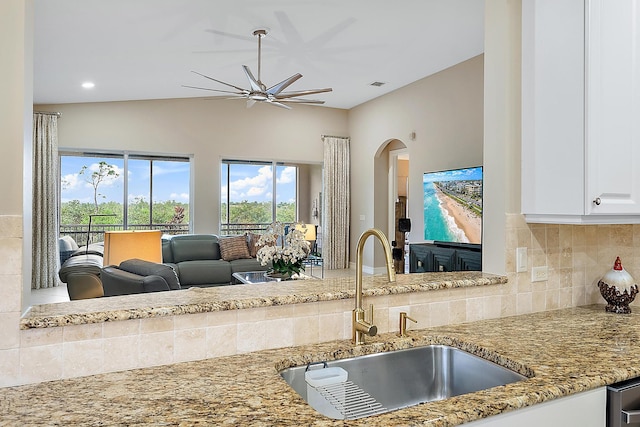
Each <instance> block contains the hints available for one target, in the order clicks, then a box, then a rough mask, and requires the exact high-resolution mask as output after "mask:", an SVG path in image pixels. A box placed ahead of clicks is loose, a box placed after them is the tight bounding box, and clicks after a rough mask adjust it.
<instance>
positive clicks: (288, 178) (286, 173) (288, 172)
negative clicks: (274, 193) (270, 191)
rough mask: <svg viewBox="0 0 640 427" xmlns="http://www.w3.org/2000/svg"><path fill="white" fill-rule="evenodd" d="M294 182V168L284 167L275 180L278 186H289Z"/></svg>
mask: <svg viewBox="0 0 640 427" xmlns="http://www.w3.org/2000/svg"><path fill="white" fill-rule="evenodd" d="M295 181H296V168H295V167H294V166H287V167H285V168H284V169H283V170H282V172H281V173H280V177H279V178H278V179H277V183H278V184H289V183H291V182H295Z"/></svg>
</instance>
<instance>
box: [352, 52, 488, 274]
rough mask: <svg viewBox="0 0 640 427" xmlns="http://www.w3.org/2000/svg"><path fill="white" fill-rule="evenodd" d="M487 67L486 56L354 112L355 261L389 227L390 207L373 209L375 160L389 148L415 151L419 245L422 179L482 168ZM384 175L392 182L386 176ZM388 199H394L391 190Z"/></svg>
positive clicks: (367, 261) (369, 255) (414, 237)
mask: <svg viewBox="0 0 640 427" xmlns="http://www.w3.org/2000/svg"><path fill="white" fill-rule="evenodd" d="M483 66H484V57H483V55H479V56H477V57H474V58H471V59H469V60H467V61H465V62H462V63H460V64H457V65H455V66H453V67H451V68H448V69H446V70H443V71H441V72H439V73H437V74H434V75H432V76H429V77H426V78H424V79H422V80H419V81H417V82H415V83H412V84H410V85H407V86H405V87H403V88H401V89H398V90H396V91H394V92H392V93H390V94H387V95H384V96H381V97H379V98H376V99H374V100H372V101H369V102H367V103H364V104H361V105H359V106H357V107H355V108H353V109H351V110H349V135H350V136H351V167H352V171H351V236H350V239H351V247H350V254H351V255H350V256H351V260H352V262H353V260H354V259H355V244H356V242H357V239H358V237H359V236H360V234H361V233H362V232H363V231H364V230H366V229H368V228H371V227H373V226H377V225H381V226H382V227H385V228H386V224H388V207H387V206H386V205H385V206H384V207H383V208H380V207H378V206H375V205H374V201H375V197H377V194H376V195H374V186H373V182H374V181H375V180H376V179H377V178H378V175H379V174H380V173H382V172H381V171H382V169H380V168H376V167H375V159H374V157H375V155H376V153H377V151H378V149H379V148H380V147H381V145H382V144H384V142H385V141H389V140H392V139H399V140H401V141H403V142H405V144H406V146H407V147H408V154H409V158H410V161H411V168H410V171H409V200H412V201H413V203H410V204H409V218H411V223H412V232H411V241H412V242H420V241H424V240H423V238H422V236H423V234H422V230H423V229H424V219H423V216H422V204H421V203H417V202H416V201H418V200H422V197H423V195H422V174H423V173H424V172H427V171H434V170H442V169H449V168H457V167H467V166H478V165H481V164H482V159H483V117H484V116H483V95H484V89H483V87H484V70H483ZM412 132H415V140H412V138H411V134H412ZM387 163H388V161H387ZM384 173H385V180H386V173H387V172H386V170H385V172H384ZM384 192H385V195H384V197H386V198H388V196H386V193H387V192H388V191H387V189H386V188H385V190H384ZM361 218H364V219H361ZM374 247H376V248H379V245H375V246H374V245H367V247H366V248H365V252H364V265H365V266H374V262H373V253H374V250H373V249H372V248H374ZM375 251H381V249H375ZM378 259H379V258H378ZM375 265H376V266H378V265H380V264H379V263H378V262H376V264H375Z"/></svg>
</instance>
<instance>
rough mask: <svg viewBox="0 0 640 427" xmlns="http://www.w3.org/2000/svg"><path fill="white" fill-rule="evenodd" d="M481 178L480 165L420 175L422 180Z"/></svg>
mask: <svg viewBox="0 0 640 427" xmlns="http://www.w3.org/2000/svg"><path fill="white" fill-rule="evenodd" d="M477 179H482V167H475V168H464V169H453V170H448V171H440V172H427V173H425V174H423V175H422V182H434V181H457V180H464V181H468V180H477Z"/></svg>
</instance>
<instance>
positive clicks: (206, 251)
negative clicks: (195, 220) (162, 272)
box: [170, 234, 221, 277]
mask: <svg viewBox="0 0 640 427" xmlns="http://www.w3.org/2000/svg"><path fill="white" fill-rule="evenodd" d="M170 242H171V252H172V256H173V262H174V263H176V264H177V263H181V262H183V261H197V260H219V259H220V258H221V257H220V246H219V245H218V237H217V236H214V235H213V234H188V235H182V236H174V237H173V238H171V240H170ZM180 276H181V277H182V273H180Z"/></svg>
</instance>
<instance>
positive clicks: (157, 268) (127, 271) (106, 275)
mask: <svg viewBox="0 0 640 427" xmlns="http://www.w3.org/2000/svg"><path fill="white" fill-rule="evenodd" d="M255 242H256V235H252V234H249V235H247V236H230V237H220V236H217V235H214V234H185V235H177V236H163V238H162V258H163V264H154V263H149V262H142V261H140V260H129V261H125V262H123V263H121V264H120V265H119V266H104V267H103V265H102V255H101V254H100V253H99V251H97V250H95V251H93V252H92V253H90V254H84V253H83V252H82V251H75V252H74V253H73V254H72V255H71V256H70V257H69V258H68V259H67V260H66V261H65V262H64V263H63V264H62V267H61V268H60V271H59V273H58V275H59V277H60V279H61V280H62V281H63V282H65V283H67V289H68V292H69V297H70V298H71V299H72V300H73V299H84V298H95V297H100V296H115V295H125V294H132V293H143V292H156V291H163V290H174V289H181V288H188V287H192V286H198V287H206V286H226V285H230V284H233V283H234V281H233V277H232V274H233V273H236V272H245V271H266V270H267V269H268V268H269V267H270V266H269V265H267V266H263V265H260V263H259V262H258V261H257V260H256V258H255V252H256V247H255ZM96 247H97V248H100V245H96ZM167 268H171V269H172V270H173V271H171V272H168V271H169V270H167ZM172 277H175V281H174V280H173V279H172Z"/></svg>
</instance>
